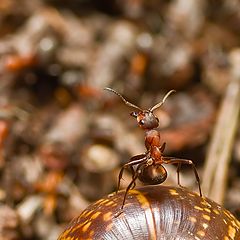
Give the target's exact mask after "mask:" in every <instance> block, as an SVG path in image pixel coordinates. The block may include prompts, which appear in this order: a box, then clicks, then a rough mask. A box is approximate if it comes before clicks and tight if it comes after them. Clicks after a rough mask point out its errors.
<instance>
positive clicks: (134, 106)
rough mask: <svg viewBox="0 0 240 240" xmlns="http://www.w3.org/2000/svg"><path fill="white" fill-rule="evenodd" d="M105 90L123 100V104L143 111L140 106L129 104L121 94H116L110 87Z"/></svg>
mask: <svg viewBox="0 0 240 240" xmlns="http://www.w3.org/2000/svg"><path fill="white" fill-rule="evenodd" d="M104 90H108V91H110V92H113V93H115V94H116V95H117V96H119V97H120V98H121V99H122V100H123V102H124V103H125V104H126V105H128V106H130V107H133V108H136V109H138V110H140V111H142V109H141V108H140V107H138V106H136V105H134V104H132V103H130V102H128V101H127V100H126V99H125V98H124V97H123V96H122V95H121V94H120V93H118V92H116V91H115V90H113V89H111V88H109V87H106V88H104Z"/></svg>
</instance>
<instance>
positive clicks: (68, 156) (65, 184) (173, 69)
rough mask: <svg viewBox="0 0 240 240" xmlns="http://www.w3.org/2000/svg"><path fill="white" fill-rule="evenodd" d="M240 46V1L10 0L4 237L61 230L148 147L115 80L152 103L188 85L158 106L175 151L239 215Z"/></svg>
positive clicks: (0, 63) (0, 89) (2, 86)
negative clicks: (133, 157)
mask: <svg viewBox="0 0 240 240" xmlns="http://www.w3.org/2000/svg"><path fill="white" fill-rule="evenodd" d="M239 44H240V2H239V1H238V0H210V1H206V0H188V1H185V0H162V1H159V0H148V1H147V0H102V1H97V0H68V1H64V0H45V1H44V0H31V1H29V0H21V1H16V0H1V1H0V201H1V204H0V239H4V240H17V239H26V240H28V239H29V240H30V239H34V240H38V239H39V240H40V239H45V240H54V239H57V237H58V235H59V234H60V233H61V231H63V229H64V227H65V226H66V224H67V223H68V222H69V221H70V220H71V219H72V218H73V217H75V216H77V215H78V214H79V213H80V212H81V211H82V210H83V209H84V208H85V207H87V206H88V205H89V204H90V203H91V202H93V201H95V200H97V199H99V198H100V197H102V196H104V195H106V194H108V193H110V192H113V191H114V190H116V185H117V177H118V173H119V170H120V168H121V166H122V165H123V164H124V163H126V162H127V161H128V160H129V159H130V157H132V156H134V155H137V154H140V153H143V152H144V151H145V146H144V131H143V130H141V129H139V127H138V126H137V123H136V120H135V119H134V118H132V117H131V116H130V115H129V113H130V112H131V111H132V109H130V108H129V107H128V106H126V105H124V104H123V102H122V101H121V100H120V98H118V97H117V96H116V95H114V94H112V93H110V92H107V91H104V90H103V88H104V87H111V88H113V89H115V90H117V91H118V92H119V93H121V94H122V95H123V96H124V97H125V98H126V99H128V100H129V101H130V102H132V103H134V104H135V105H138V106H139V107H141V108H144V109H147V108H149V107H152V106H153V105H155V104H156V103H158V102H160V101H161V100H162V98H163V96H164V95H165V94H166V93H167V92H168V91H169V90H171V89H175V90H177V93H175V94H172V95H171V96H170V97H169V98H168V99H167V101H166V102H165V104H164V105H163V106H162V107H161V108H160V109H158V110H156V111H155V113H156V115H157V116H158V118H159V119H160V129H159V130H160V132H161V137H162V141H164V142H166V143H167V146H166V150H165V152H164V154H165V155H166V156H176V157H178V158H186V159H191V160H192V161H193V162H194V163H195V164H196V166H197V169H198V173H199V175H200V178H201V182H202V188H203V189H202V190H203V194H204V195H205V196H209V197H211V198H212V199H213V200H215V201H218V202H219V203H221V204H224V206H225V207H226V208H228V209H230V210H231V211H233V212H234V213H239V211H240V210H239V206H240V190H239V189H240V134H239V102H240V97H239V95H240V93H239V91H240V85H239V79H240V67H239V66H240V48H239V46H240V45H239ZM167 169H168V179H167V181H166V182H165V183H164V184H167V185H177V181H176V180H177V179H176V166H167ZM130 180H131V174H130V172H126V174H125V175H124V180H123V181H122V186H121V187H122V188H123V189H124V188H125V187H126V186H127V185H128V183H129V181H130ZM181 183H182V185H184V186H185V187H187V188H189V189H192V190H197V186H196V182H195V178H194V174H193V172H192V169H191V167H189V166H184V167H183V169H182V171H181ZM138 185H141V183H138Z"/></svg>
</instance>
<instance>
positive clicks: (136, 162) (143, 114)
mask: <svg viewBox="0 0 240 240" xmlns="http://www.w3.org/2000/svg"><path fill="white" fill-rule="evenodd" d="M105 90H108V91H111V92H113V93H115V94H116V95H117V96H119V97H120V98H121V99H122V101H123V102H124V103H125V104H126V105H128V106H130V107H132V108H135V109H136V110H138V111H137V112H135V111H134V112H131V114H130V115H131V116H133V117H134V118H136V119H137V122H138V126H139V127H140V128H142V129H143V130H145V146H146V149H147V150H146V152H145V153H143V154H139V155H136V156H133V157H132V158H130V160H129V161H128V162H127V163H126V164H124V165H123V167H122V168H121V171H120V173H119V177H118V186H117V191H116V192H118V191H119V188H120V182H121V179H122V175H123V171H124V169H126V168H130V170H131V172H132V181H131V182H130V184H129V185H128V187H127V188H126V191H125V195H124V198H123V203H122V206H121V209H123V207H124V204H125V201H126V197H127V193H128V191H129V190H130V189H132V188H134V187H135V185H136V183H135V182H136V180H137V178H138V179H139V180H140V181H141V182H142V183H144V184H148V185H156V184H160V183H163V182H164V181H165V180H166V178H167V171H166V169H165V168H164V167H163V165H162V164H178V167H177V182H178V185H179V186H180V187H182V186H181V184H180V177H179V172H180V168H181V164H188V165H191V166H192V169H193V171H194V174H195V178H196V180H197V183H198V188H199V194H200V196H202V191H201V187H200V178H199V176H198V173H197V169H196V167H195V165H194V163H193V162H192V161H191V160H188V159H180V158H176V157H165V156H163V151H164V149H165V147H166V143H165V142H164V143H163V144H161V142H160V140H161V138H160V132H159V131H157V130H156V128H157V127H158V126H159V119H158V118H157V117H156V116H155V115H154V112H153V111H154V110H156V109H157V108H159V107H161V106H162V105H163V103H164V102H165V101H166V99H167V98H168V97H169V95H170V94H172V93H174V92H176V91H175V90H171V91H169V92H168V93H167V94H166V95H165V96H164V98H163V100H162V101H161V102H160V103H157V104H156V105H154V106H153V107H152V108H149V109H147V110H143V109H141V108H140V107H138V106H136V105H134V104H132V103H130V102H128V101H127V100H126V99H125V98H124V97H123V96H122V95H121V94H120V93H118V92H116V91H115V90H113V89H111V88H105ZM134 166H136V169H134Z"/></svg>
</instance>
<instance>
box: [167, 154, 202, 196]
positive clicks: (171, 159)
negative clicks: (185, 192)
mask: <svg viewBox="0 0 240 240" xmlns="http://www.w3.org/2000/svg"><path fill="white" fill-rule="evenodd" d="M163 163H166V164H169V163H170V164H175V163H177V164H188V165H191V166H192V169H193V171H194V174H195V178H196V181H197V183H198V190H199V195H200V197H202V190H201V186H200V178H199V176H198V173H197V169H196V167H195V165H194V163H193V162H192V160H188V159H180V158H174V157H163Z"/></svg>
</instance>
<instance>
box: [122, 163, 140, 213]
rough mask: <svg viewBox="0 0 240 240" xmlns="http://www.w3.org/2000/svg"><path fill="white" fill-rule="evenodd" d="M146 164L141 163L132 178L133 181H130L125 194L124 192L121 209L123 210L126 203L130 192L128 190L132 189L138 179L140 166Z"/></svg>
mask: <svg viewBox="0 0 240 240" xmlns="http://www.w3.org/2000/svg"><path fill="white" fill-rule="evenodd" d="M142 166H144V163H143V164H140V165H139V166H138V167H137V169H136V172H135V175H134V176H133V178H132V181H131V182H130V183H129V185H128V187H127V188H126V191H125V194H124V198H123V202H122V206H121V210H123V207H124V204H125V201H126V198H127V194H128V191H129V190H130V189H131V187H132V185H134V184H135V181H136V180H137V178H138V176H139V171H141V170H140V168H141V167H142Z"/></svg>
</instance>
